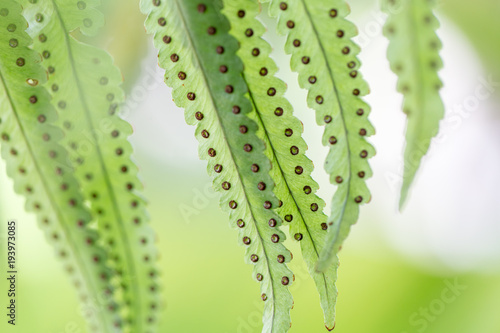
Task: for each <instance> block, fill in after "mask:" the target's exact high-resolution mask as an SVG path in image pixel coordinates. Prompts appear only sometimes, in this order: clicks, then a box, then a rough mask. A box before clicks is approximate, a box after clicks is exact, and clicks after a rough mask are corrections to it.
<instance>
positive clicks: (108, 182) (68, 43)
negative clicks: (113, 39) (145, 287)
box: [51, 0, 142, 332]
mask: <svg viewBox="0 0 500 333" xmlns="http://www.w3.org/2000/svg"><path fill="white" fill-rule="evenodd" d="M51 1H52V4H53V6H54V11H55V13H56V15H57V18H58V20H59V23H60V25H61V28H62V31H63V35H64V41H65V44H66V49H67V51H68V59H69V62H70V65H71V71H72V74H73V77H74V78H75V82H76V86H77V89H78V95H79V96H80V101H81V102H82V105H83V108H84V111H85V117H86V119H87V122H88V124H89V125H91V127H92V128H93V127H94V126H93V121H92V116H91V115H90V110H89V107H88V105H87V101H86V99H85V97H84V96H85V93H84V91H83V88H82V86H81V83H80V79H79V75H78V73H77V71H76V67H75V59H74V57H73V50H72V48H71V41H70V36H69V33H68V30H67V29H66V25H65V24H64V20H63V19H62V15H61V12H60V10H59V7H58V5H57V4H56V2H55V0H51ZM91 133H92V138H93V140H94V143H95V148H96V152H97V156H98V158H99V164H100V167H101V172H102V174H103V176H104V180H105V183H106V187H107V188H108V193H109V195H110V198H111V202H112V205H113V211H114V212H115V216H116V217H117V222H118V224H119V226H120V228H118V230H119V233H120V235H121V238H122V240H123V242H122V243H123V247H124V248H125V252H126V253H127V254H126V255H125V261H126V262H127V266H128V267H129V271H131V273H130V274H129V275H130V276H129V278H130V281H129V282H130V283H129V284H130V285H131V287H132V289H133V290H134V295H135V297H136V299H137V300H138V301H137V302H132V304H134V303H135V304H139V306H135V307H134V309H135V311H134V312H135V314H136V318H138V319H139V320H135V323H134V326H136V327H138V329H139V332H141V331H142V330H141V328H142V316H141V310H142V309H141V306H140V304H142V302H141V298H142V295H141V293H140V292H139V289H138V285H137V284H136V283H133V281H132V278H133V277H134V276H137V272H136V270H137V269H136V267H135V263H134V261H133V260H131V258H133V252H132V250H131V249H130V246H129V245H130V244H129V239H128V238H129V237H128V235H127V233H126V232H125V226H124V223H123V218H122V216H121V213H120V209H119V208H118V203H117V200H116V196H115V193H114V188H113V186H112V184H111V180H110V176H109V173H108V170H107V168H106V167H105V163H104V159H103V156H102V151H101V148H100V146H99V144H98V142H99V141H98V137H97V135H96V133H95V131H91ZM124 292H126V291H124Z"/></svg>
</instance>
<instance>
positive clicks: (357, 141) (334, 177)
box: [263, 0, 375, 272]
mask: <svg viewBox="0 0 500 333" xmlns="http://www.w3.org/2000/svg"><path fill="white" fill-rule="evenodd" d="M263 2H270V7H269V10H270V14H271V16H274V17H279V19H278V32H280V33H282V34H286V35H287V36H288V38H287V42H286V46H285V50H286V51H287V53H290V54H292V59H291V67H292V70H294V71H297V72H298V73H299V84H300V86H301V87H302V88H306V89H308V90H309V93H308V97H307V103H308V105H309V106H310V107H311V108H313V109H315V110H316V120H317V122H318V124H319V125H324V126H325V132H324V136H323V144H324V145H327V146H329V148H330V151H329V153H328V156H327V159H326V162H325V169H326V171H327V172H328V173H329V174H330V181H331V182H332V183H333V184H336V185H337V186H338V187H337V191H336V192H335V195H334V197H333V199H332V214H331V216H330V217H329V219H328V221H329V225H330V226H331V227H330V228H329V232H328V236H327V241H326V244H327V245H326V246H325V248H324V249H323V252H322V255H321V257H320V260H319V262H318V265H317V270H318V271H321V272H324V271H325V270H326V269H327V268H328V267H329V266H330V265H331V264H332V263H333V262H335V261H336V257H335V254H336V253H337V252H338V250H339V249H340V247H341V245H342V243H343V242H344V240H345V239H346V237H347V235H348V234H349V231H350V228H351V226H352V225H353V224H354V223H356V221H357V219H358V215H359V204H361V203H364V202H368V201H369V200H370V192H369V190H368V188H367V186H366V183H365V180H366V179H367V178H368V177H370V176H371V174H372V172H371V169H370V166H369V164H368V161H367V160H368V158H370V157H372V156H374V155H375V150H374V149H373V147H372V146H371V145H370V144H369V143H367V142H366V140H365V137H366V136H369V135H372V134H373V133H374V129H373V127H372V125H371V124H370V122H369V121H368V118H367V117H368V114H369V111H370V108H369V106H368V105H367V104H366V103H365V102H364V101H363V100H362V99H361V98H360V97H361V96H364V95H366V94H367V93H368V92H369V88H368V85H367V83H366V82H365V81H364V80H363V78H362V76H361V74H360V73H359V67H360V62H359V60H358V59H357V58H356V55H357V54H358V53H359V47H358V46H357V45H356V44H354V42H353V41H352V40H351V38H352V37H354V36H355V35H356V27H355V26H354V25H353V24H352V23H351V22H349V21H347V20H346V19H345V17H346V16H347V15H348V14H349V7H348V6H347V4H346V3H345V2H344V1H343V0H328V1H323V0H308V1H305V0H288V1H278V0H263Z"/></svg>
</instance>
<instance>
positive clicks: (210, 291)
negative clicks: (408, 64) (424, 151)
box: [0, 0, 500, 333]
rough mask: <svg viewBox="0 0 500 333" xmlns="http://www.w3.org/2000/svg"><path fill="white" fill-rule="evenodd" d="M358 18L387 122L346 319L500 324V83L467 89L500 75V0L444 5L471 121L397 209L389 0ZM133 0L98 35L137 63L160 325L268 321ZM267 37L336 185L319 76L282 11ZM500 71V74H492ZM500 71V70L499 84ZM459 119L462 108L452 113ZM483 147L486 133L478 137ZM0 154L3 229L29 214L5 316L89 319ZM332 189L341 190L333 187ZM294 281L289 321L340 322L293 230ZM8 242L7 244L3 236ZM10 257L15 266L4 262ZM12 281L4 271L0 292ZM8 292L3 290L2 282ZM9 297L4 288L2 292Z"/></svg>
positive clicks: (317, 326)
mask: <svg viewBox="0 0 500 333" xmlns="http://www.w3.org/2000/svg"><path fill="white" fill-rule="evenodd" d="M351 5H352V9H353V15H352V17H351V18H352V19H353V20H354V21H355V22H356V23H357V25H358V27H359V31H360V36H359V40H358V42H359V43H360V44H361V45H362V46H363V47H364V51H363V52H362V54H361V59H362V61H363V62H364V64H365V71H364V73H365V77H366V78H367V80H368V82H369V83H370V85H371V87H372V95H371V96H369V97H368V98H367V100H368V101H369V102H370V104H371V105H372V107H373V113H372V121H373V122H374V125H375V127H376V128H377V130H378V134H377V136H376V137H374V138H373V140H372V142H373V143H374V144H375V146H376V148H377V150H378V155H377V156H376V157H375V158H374V159H373V168H374V171H375V176H374V178H373V179H372V180H371V181H370V182H369V186H370V187H371V188H372V194H373V200H372V203H370V205H368V206H366V207H363V209H362V210H361V214H362V217H361V219H360V221H359V222H358V225H356V226H355V227H354V228H353V233H352V236H351V237H350V238H349V240H348V242H347V243H346V245H345V246H344V248H343V251H342V253H341V267H340V271H339V280H338V289H339V291H340V293H339V301H338V306H337V327H336V329H335V332H337V333H361V332H363V333H364V332H369V333H413V332H427V333H443V332H455V333H496V332H500V320H499V319H498V311H499V309H500V270H499V268H500V242H499V241H498V240H499V239H500V214H499V210H500V208H499V204H498V195H497V194H496V193H497V192H496V190H497V187H498V186H496V185H497V184H499V181H500V178H499V176H498V175H497V173H498V165H499V164H498V162H499V161H500V156H499V152H500V147H499V145H500V144H499V143H500V140H498V139H499V134H497V133H500V131H499V130H498V129H499V126H500V120H499V117H498V115H499V112H498V109H499V105H500V101H499V99H498V95H499V94H498V92H497V91H494V93H493V94H492V96H491V98H489V99H488V100H485V101H482V100H481V101H480V102H481V103H480V104H479V105H478V106H477V107H475V108H473V109H472V108H471V111H470V110H469V108H467V107H465V110H466V111H469V112H467V113H460V112H459V111H457V107H456V106H457V105H461V103H462V104H464V105H465V106H467V103H468V102H467V96H473V94H474V89H475V87H476V86H477V85H478V84H481V82H482V81H481V78H488V77H489V76H490V75H491V76H492V79H491V80H495V78H500V62H499V59H500V34H499V32H500V20H498V17H500V2H498V1H496V0H478V1H475V2H470V1H465V0H445V1H441V2H440V6H439V12H438V14H439V18H440V19H441V20H442V26H443V28H442V29H441V30H440V32H439V33H440V36H441V37H442V39H443V42H444V43H445V49H444V50H443V52H442V54H443V58H444V60H445V66H446V67H445V69H444V70H443V72H442V73H441V76H442V78H443V80H444V82H445V89H444V90H443V99H444V100H445V104H446V105H448V109H449V110H448V114H447V117H453V116H457V115H460V116H461V118H460V119H461V122H460V125H459V126H457V125H456V122H453V125H451V123H449V122H447V121H446V119H445V121H444V122H443V125H442V134H443V135H444V136H443V137H440V138H439V140H436V141H437V142H434V144H433V148H432V150H431V153H430V154H429V156H428V157H427V158H426V161H425V166H424V168H423V170H422V172H421V175H420V176H421V177H419V178H418V179H417V184H416V186H415V188H414V192H413V196H412V198H410V200H411V202H410V204H409V205H408V207H407V209H406V210H405V211H404V212H403V213H399V212H397V210H396V203H397V200H398V189H399V187H398V186H399V174H400V170H399V168H400V167H401V153H402V148H403V138H404V137H403V131H404V117H403V115H402V113H401V112H400V110H399V107H400V105H401V96H398V95H397V94H396V93H395V88H394V87H395V80H396V78H395V77H394V76H393V75H392V73H390V71H389V69H388V65H387V62H386V60H385V47H386V45H387V44H386V41H385V40H384V38H383V37H382V36H381V33H380V27H381V24H380V22H381V21H380V18H381V17H382V18H383V15H381V14H380V13H379V10H378V4H377V3H376V2H374V1H371V0H370V1H368V0H364V1H351ZM137 7H138V3H137V1H135V0H126V1H125V0H123V1H119V0H107V1H104V5H103V8H104V10H105V12H106V16H107V25H106V27H105V28H104V30H103V34H102V35H100V36H99V37H98V38H94V39H93V40H92V42H94V43H97V44H100V45H102V46H103V47H105V48H106V49H107V50H108V51H109V52H111V53H112V54H113V56H114V57H115V59H116V63H117V64H118V65H119V66H120V68H121V69H122V71H123V75H124V80H125V83H124V87H125V89H126V90H127V93H128V98H129V99H128V102H127V105H126V106H124V108H123V110H122V111H123V117H124V118H125V119H127V120H128V121H130V122H131V123H132V124H133V126H134V128H135V135H134V136H133V137H132V138H131V139H132V142H133V144H134V146H135V149H136V153H135V160H136V162H137V163H138V165H139V167H140V169H141V176H142V179H143V180H144V183H145V187H146V190H145V195H146V197H147V198H148V200H149V203H150V205H149V210H150V214H151V223H152V225H153V227H154V228H155V230H156V232H157V234H158V247H159V250H160V253H161V259H160V266H161V270H162V272H163V298H164V307H163V312H162V318H161V323H160V332H207V333H209V332H217V333H233V332H236V333H252V332H260V329H261V314H262V301H261V300H260V292H259V286H258V284H257V283H256V282H254V281H253V280H252V278H251V267H250V266H249V265H246V264H244V262H243V252H244V251H243V248H241V247H239V246H237V242H236V234H235V232H233V231H232V230H231V229H230V228H229V227H228V221H227V217H226V216H225V215H224V214H223V213H222V212H221V211H220V210H219V208H218V199H217V198H216V197H215V195H214V193H213V191H212V190H211V187H210V181H209V179H208V177H207V176H206V172H205V163H204V162H201V161H199V160H198V159H197V149H196V146H197V144H196V142H195V140H194V138H193V131H194V129H193V128H190V127H189V126H187V125H185V123H184V121H183V115H182V112H183V111H182V110H179V109H177V108H176V107H175V106H174V104H173V103H172V102H171V95H170V91H169V89H168V88H166V87H165V86H164V85H163V84H162V83H161V80H162V73H161V71H159V70H157V69H156V60H155V58H156V56H155V51H154V50H153V49H152V47H151V45H150V44H151V43H150V37H146V35H145V32H144V28H143V27H142V22H143V20H144V17H143V16H142V15H141V14H140V13H139V12H138V8H137ZM262 19H263V20H264V21H266V22H268V23H269V25H270V27H269V33H268V35H267V36H266V38H267V39H268V40H270V41H272V42H273V43H276V44H275V47H274V49H275V53H274V54H273V57H274V58H275V59H276V61H277V62H278V64H279V66H280V68H281V72H280V76H281V77H282V78H284V79H286V80H287V82H288V84H289V92H288V97H289V98H290V99H291V100H292V102H293V103H294V105H295V108H296V112H297V115H299V116H300V117H301V119H302V120H303V122H304V126H305V134H304V135H305V137H306V138H307V140H308V143H309V146H310V152H309V154H308V155H309V156H310V158H312V159H313V160H314V161H315V164H316V166H317V169H318V170H317V171H316V173H315V175H314V176H315V178H316V179H317V181H318V182H319V183H320V185H321V195H322V196H323V197H324V198H325V199H328V198H329V197H330V196H331V194H332V193H333V191H334V189H333V188H332V187H331V186H330V185H329V184H328V180H327V177H326V176H325V175H324V173H323V171H322V168H321V166H322V162H321V161H322V160H323V158H324V155H325V151H324V150H323V149H322V147H320V139H319V136H320V133H318V132H319V131H318V130H317V127H316V125H314V124H313V122H314V119H313V118H314V116H313V113H312V111H311V110H308V109H307V107H306V106H305V102H304V96H305V92H304V91H301V90H300V89H299V88H298V86H297V84H296V83H295V81H296V80H295V77H296V76H295V74H293V73H290V72H289V69H288V57H287V56H286V55H284V54H283V52H282V51H281V49H282V48H281V45H282V44H283V39H282V38H280V37H277V36H275V35H274V31H273V30H274V28H273V26H272V20H270V19H269V18H267V17H266V15H265V10H264V13H263V15H262ZM494 82H496V81H494ZM493 86H495V85H494V84H493ZM447 119H448V118H447ZM478 147H479V148H478ZM1 169H2V170H0V171H1V172H0V174H1V176H0V184H2V186H1V189H0V195H1V200H0V219H1V221H2V223H1V234H2V243H3V242H4V240H5V239H4V238H3V237H4V236H5V230H6V224H5V221H6V220H7V219H16V220H17V221H18V224H19V231H18V235H19V242H18V243H19V244H18V248H19V252H18V263H19V265H20V268H19V271H20V273H19V281H18V289H19V299H18V303H19V308H18V325H17V326H16V327H15V328H12V327H9V326H7V325H6V324H5V322H6V319H5V315H4V314H3V313H2V318H4V319H2V322H1V323H0V330H1V331H2V332H23V333H24V332H26V333H28V332H30V333H31V332H42V333H77V332H85V324H84V322H83V319H82V317H81V315H80V313H79V305H78V302H77V300H76V297H75V293H74V291H73V288H72V286H71V285H70V283H69V281H68V279H67V277H66V275H65V274H64V272H63V271H62V270H61V267H60V265H59V263H58V262H57V260H56V259H55V256H54V255H53V253H52V249H51V247H50V246H49V245H47V244H46V242H45V240H44V238H43V235H42V234H41V232H39V230H38V228H37V226H36V224H35V222H34V220H35V219H34V217H33V216H32V215H29V214H26V213H24V210H23V200H22V198H20V197H19V196H17V195H15V194H14V193H13V191H12V190H11V189H12V182H11V181H10V180H9V179H7V178H6V176H5V166H4V165H2V166H1ZM327 201H328V200H327ZM287 245H288V246H289V247H290V249H291V250H292V252H293V253H294V260H293V261H292V263H291V265H290V266H291V268H292V270H293V271H294V272H295V275H296V280H295V283H294V284H293V285H292V287H291V289H292V292H293V295H294V300H295V306H294V309H293V310H292V321H293V323H292V328H291V331H290V332H292V333H293V332H307V333H309V332H311V333H316V332H326V330H325V328H324V325H323V321H322V312H321V309H320V306H319V300H318V296H317V293H316V290H315V287H314V284H313V282H312V280H311V279H310V278H309V276H308V274H307V272H306V269H305V266H304V265H303V264H302V261H301V256H300V250H299V248H298V246H297V244H296V243H295V242H292V241H290V240H287ZM0 251H1V253H0V254H1V258H2V260H4V259H3V258H5V246H3V245H2V246H1V249H0ZM2 267H3V266H2ZM4 290H7V285H6V281H5V279H2V280H1V282H0V294H1V295H4ZM1 299H2V302H3V300H4V299H5V297H2V298H1ZM1 307H2V308H4V304H1Z"/></svg>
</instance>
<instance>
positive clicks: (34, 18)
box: [23, 0, 159, 332]
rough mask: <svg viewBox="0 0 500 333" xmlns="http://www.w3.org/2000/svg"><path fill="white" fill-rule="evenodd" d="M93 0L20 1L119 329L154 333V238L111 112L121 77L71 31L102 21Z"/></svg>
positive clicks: (121, 125) (126, 129) (120, 127)
mask: <svg viewBox="0 0 500 333" xmlns="http://www.w3.org/2000/svg"><path fill="white" fill-rule="evenodd" d="M98 3H99V1H98V0H85V1H65V0H39V1H36V2H35V3H33V1H29V0H23V4H24V15H25V17H26V18H27V19H28V21H29V23H30V27H29V30H28V32H29V34H30V35H31V36H32V38H33V39H34V48H35V50H37V51H38V52H39V53H40V54H41V55H42V57H43V63H42V64H43V65H44V66H45V68H46V69H47V71H48V73H49V81H48V83H47V87H48V89H49V90H50V91H51V93H52V96H53V99H52V102H53V105H54V106H55V107H56V109H57V111H58V112H59V120H58V122H57V124H58V125H59V127H60V128H62V129H63V131H64V134H65V135H64V138H63V139H62V141H61V142H62V143H63V144H64V146H65V147H67V149H68V150H69V151H70V156H69V157H70V160H71V163H72V164H73V165H74V167H75V174H76V176H77V179H78V180H79V182H80V184H81V186H82V189H83V193H84V197H85V200H86V201H87V202H88V203H89V205H90V207H91V211H92V213H93V215H94V216H95V218H96V220H97V223H98V229H99V232H100V233H101V235H102V237H103V239H104V241H105V243H106V246H107V250H108V252H109V255H110V258H111V259H112V265H113V268H114V269H115V270H116V272H117V275H118V276H117V277H118V279H117V280H119V282H118V283H117V287H118V288H119V290H120V293H117V295H116V297H117V298H120V299H121V300H122V301H123V303H124V304H125V305H126V307H125V309H126V311H125V312H126V313H125V318H126V322H125V325H124V327H123V328H122V329H123V330H124V331H129V330H130V331H131V332H151V331H154V330H155V323H156V319H157V316H156V312H157V309H158V308H159V296H158V291H157V289H158V286H157V268H156V267H155V261H156V256H157V254H156V250H155V247H154V235H153V232H152V230H151V228H150V227H149V225H148V223H147V221H148V216H147V213H146V209H145V202H144V200H143V198H142V197H141V196H140V191H141V190H142V185H141V183H140V181H139V180H138V177H137V167H136V166H135V165H134V163H133V162H132V161H131V159H130V155H131V153H132V147H131V145H130V143H129V142H128V141H127V137H128V136H129V135H130V134H131V133H132V129H131V126H130V125H129V124H128V123H126V122H125V121H123V120H121V119H120V118H119V117H118V115H117V111H118V109H119V107H120V104H121V103H122V102H123V98H124V96H123V95H124V94H123V91H122V89H121V87H120V85H121V75H120V72H119V70H118V69H117V68H116V67H115V66H114V65H113V61H112V59H111V57H110V56H109V54H108V53H106V52H105V51H103V50H101V49H98V48H95V47H93V46H90V45H87V44H84V43H81V42H80V41H78V40H76V39H75V38H74V37H73V35H72V34H71V33H72V32H73V31H74V30H75V29H79V30H80V31H82V32H83V33H85V34H92V33H94V32H95V31H96V29H97V28H98V26H99V25H100V24H101V23H102V21H103V18H102V14H101V13H100V12H99V11H97V10H96V9H95V8H96V6H97V5H98Z"/></svg>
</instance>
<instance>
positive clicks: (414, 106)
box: [383, 0, 444, 209]
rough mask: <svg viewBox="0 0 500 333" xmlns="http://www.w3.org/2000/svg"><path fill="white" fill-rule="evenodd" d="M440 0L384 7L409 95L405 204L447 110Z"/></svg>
mask: <svg viewBox="0 0 500 333" xmlns="http://www.w3.org/2000/svg"><path fill="white" fill-rule="evenodd" d="M434 5H435V1H434V0H412V1H407V0H384V1H383V10H384V11H385V12H386V13H387V14H389V17H388V18H387V22H386V24H385V26H384V34H385V35H386V36H387V38H388V39H389V41H390V43H389V47H388V50H387V58H388V59H389V63H390V65H391V69H392V71H393V72H394V73H396V74H397V75H398V85H397V89H398V91H399V92H401V93H402V94H403V95H404V102H403V111H404V112H405V113H406V115H407V117H408V124H407V129H406V148H405V153H404V172H403V185H402V188H401V199H400V202H399V208H400V209H401V208H402V207H403V205H404V203H405V200H406V198H407V196H408V191H409V189H410V186H411V183H412V181H413V179H414V178H415V174H416V173H417V170H418V168H419V166H420V162H421V160H422V157H424V155H425V154H426V153H427V151H428V149H429V146H430V144H431V140H432V138H433V137H434V136H436V135H437V133H438V130H439V121H440V120H441V119H443V116H444V105H443V101H442V100H441V97H440V96H439V90H440V89H441V87H442V83H441V80H440V79H439V77H438V74H437V72H438V70H439V69H440V68H441V67H442V66H443V64H442V61H441V58H440V57H439V50H440V49H441V41H440V40H439V38H438V37H437V35H436V30H437V28H438V27H439V22H438V21H437V19H436V17H435V16H434V14H433V12H432V9H433V6H434Z"/></svg>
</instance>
